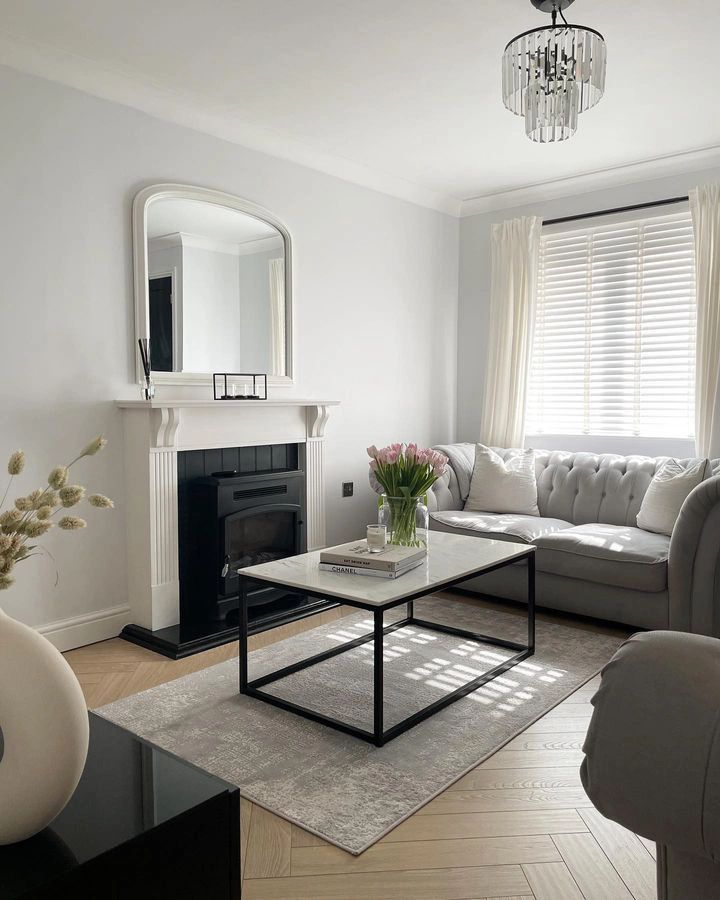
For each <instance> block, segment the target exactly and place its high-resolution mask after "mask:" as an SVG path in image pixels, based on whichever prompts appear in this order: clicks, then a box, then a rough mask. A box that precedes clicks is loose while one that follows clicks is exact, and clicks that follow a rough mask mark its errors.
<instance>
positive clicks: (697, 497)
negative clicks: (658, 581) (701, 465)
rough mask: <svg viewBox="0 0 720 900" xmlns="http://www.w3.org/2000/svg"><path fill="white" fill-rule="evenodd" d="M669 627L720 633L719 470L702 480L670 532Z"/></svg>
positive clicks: (718, 635) (712, 633) (699, 632)
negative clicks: (716, 473)
mask: <svg viewBox="0 0 720 900" xmlns="http://www.w3.org/2000/svg"><path fill="white" fill-rule="evenodd" d="M668 592H669V606H670V611H669V615H670V619H669V627H670V628H672V629H673V630H674V631H690V632H693V633H695V634H708V635H713V636H715V637H720V476H718V475H716V476H714V477H712V478H708V479H706V480H705V481H703V482H701V483H700V484H699V485H698V486H697V487H696V488H695V489H694V490H693V491H692V492H691V493H690V495H689V496H688V498H687V500H686V501H685V503H684V504H683V507H682V509H681V510H680V515H679V516H678V520H677V522H676V523H675V528H674V529H673V533H672V537H671V538H670V557H669V561H668Z"/></svg>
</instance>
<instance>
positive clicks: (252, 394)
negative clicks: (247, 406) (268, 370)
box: [213, 372, 267, 400]
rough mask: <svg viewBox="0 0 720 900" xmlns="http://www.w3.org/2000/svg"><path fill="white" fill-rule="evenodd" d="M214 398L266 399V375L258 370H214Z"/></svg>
mask: <svg viewBox="0 0 720 900" xmlns="http://www.w3.org/2000/svg"><path fill="white" fill-rule="evenodd" d="M213 397H214V399H215V400H267V375H265V374H264V373H259V372H255V373H253V372H215V373H214V374H213Z"/></svg>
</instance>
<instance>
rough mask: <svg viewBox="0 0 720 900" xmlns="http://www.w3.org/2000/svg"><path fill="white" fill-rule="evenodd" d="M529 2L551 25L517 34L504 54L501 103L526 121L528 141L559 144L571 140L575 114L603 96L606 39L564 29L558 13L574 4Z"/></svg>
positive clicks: (589, 30)
mask: <svg viewBox="0 0 720 900" xmlns="http://www.w3.org/2000/svg"><path fill="white" fill-rule="evenodd" d="M530 2H531V3H532V5H533V6H534V7H535V8H536V9H539V10H540V11H541V12H547V13H550V14H551V16H552V24H551V25H548V26H546V27H544V28H535V29H533V30H531V31H525V32H523V34H519V35H518V36H517V37H515V38H513V39H512V40H511V41H510V43H509V44H508V45H507V47H506V48H505V52H504V54H503V62H502V92H503V103H504V104H505V106H506V107H507V109H509V110H510V112H513V113H515V115H516V116H525V132H526V133H527V136H528V137H529V138H530V140H531V141H539V142H540V143H547V142H549V141H564V140H567V138H569V137H572V135H573V134H575V131H576V130H577V120H578V114H579V113H581V112H585V110H586V109H590V107H591V106H595V104H596V103H597V102H598V101H599V100H600V98H601V97H602V95H603V92H604V90H605V62H606V57H607V52H606V48H605V39H604V38H603V36H602V35H601V34H600V32H599V31H595V30H594V29H593V28H585V27H583V26H581V25H569V24H568V22H567V20H566V19H565V16H564V15H563V10H564V9H566V8H567V7H568V6H569V5H570V4H571V3H572V2H573V0H530ZM558 15H559V16H560V18H561V19H562V24H561V25H558V23H557V18H558Z"/></svg>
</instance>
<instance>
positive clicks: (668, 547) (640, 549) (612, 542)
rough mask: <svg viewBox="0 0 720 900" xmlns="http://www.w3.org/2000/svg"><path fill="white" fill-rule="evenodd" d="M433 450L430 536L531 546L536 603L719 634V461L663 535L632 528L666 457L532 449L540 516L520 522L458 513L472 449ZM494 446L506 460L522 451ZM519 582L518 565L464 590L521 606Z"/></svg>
mask: <svg viewBox="0 0 720 900" xmlns="http://www.w3.org/2000/svg"><path fill="white" fill-rule="evenodd" d="M437 449H439V450H442V451H443V452H444V453H446V454H447V455H448V457H449V458H450V465H449V466H448V471H447V472H446V473H445V475H444V476H443V477H442V478H441V479H439V480H438V481H437V482H436V484H435V485H434V486H433V489H432V491H431V494H430V496H429V498H428V505H429V508H430V527H431V530H435V531H446V532H451V533H454V534H468V535H474V536H477V537H485V538H494V539H496V540H507V541H519V542H526V543H528V544H534V545H535V546H536V547H537V554H536V569H537V602H538V603H539V604H540V605H542V606H546V607H549V608H551V609H558V610H563V611H566V612H573V613H580V614H583V615H588V616H593V617H595V618H600V619H609V620H612V621H615V622H623V623H625V624H627V625H633V626H638V627H641V628H649V629H665V628H671V629H674V630H677V631H691V632H696V633H699V634H707V635H714V636H717V637H720V460H712V461H711V464H710V466H709V468H708V471H707V473H706V478H705V480H704V481H703V482H702V483H701V484H700V485H698V487H697V488H695V490H694V491H693V492H692V493H691V494H690V496H689V497H688V498H687V500H686V502H685V504H684V506H683V508H682V510H681V513H680V517H679V519H678V521H677V524H676V525H675V529H674V531H673V534H672V537H667V536H666V535H662V534H652V533H650V532H647V531H642V530H641V529H639V528H637V526H636V517H637V514H638V510H639V509H640V504H641V502H642V499H643V496H644V495H645V491H646V490H647V488H648V485H649V484H650V481H651V480H652V477H653V475H654V473H655V471H656V470H657V469H658V468H659V467H660V466H661V465H662V464H663V463H664V462H665V460H666V457H658V458H651V457H644V456H629V457H625V456H615V455H610V454H606V455H595V454H591V453H566V452H562V451H543V450H537V451H536V452H535V457H536V474H537V482H538V507H539V509H540V515H539V516H521V515H510V514H496V513H494V512H493V511H492V510H488V512H471V511H468V510H464V509H463V506H464V503H465V499H466V498H467V495H468V491H469V488H470V478H471V476H472V469H473V465H474V461H475V445H474V444H451V445H446V446H440V447H438V448H437ZM495 449H496V451H497V452H498V453H499V454H500V456H502V457H503V459H508V458H510V457H511V456H512V455H513V454H516V453H518V452H519V451H517V450H503V449H498V448H495ZM687 462H688V463H690V462H693V460H687ZM525 585H526V581H525V574H524V571H523V570H522V568H521V567H516V566H510V567H506V568H504V569H500V570H498V571H497V572H491V573H489V574H487V575H483V576H481V577H480V578H477V579H474V580H473V581H472V582H468V583H467V584H466V587H469V588H470V589H472V590H476V591H478V592H480V593H483V594H488V595H492V596H497V597H504V598H507V599H511V600H524V599H525V596H526V593H525V592H526V587H525Z"/></svg>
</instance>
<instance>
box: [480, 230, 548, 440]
mask: <svg viewBox="0 0 720 900" xmlns="http://www.w3.org/2000/svg"><path fill="white" fill-rule="evenodd" d="M541 231H542V219H540V218H538V217H537V216H530V217H527V218H523V219H512V220H510V221H508V222H501V223H500V224H497V225H493V226H492V235H491V241H492V285H491V290H490V319H489V322H490V329H489V334H488V354H487V364H486V371H485V390H484V402H483V414H482V426H481V432H480V438H481V440H482V441H483V443H485V444H488V445H490V446H494V447H522V445H523V440H524V438H525V402H526V394H527V382H528V374H529V370H530V357H531V354H532V336H533V330H534V326H535V292H536V284H537V269H538V259H539V254H540V235H541Z"/></svg>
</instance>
